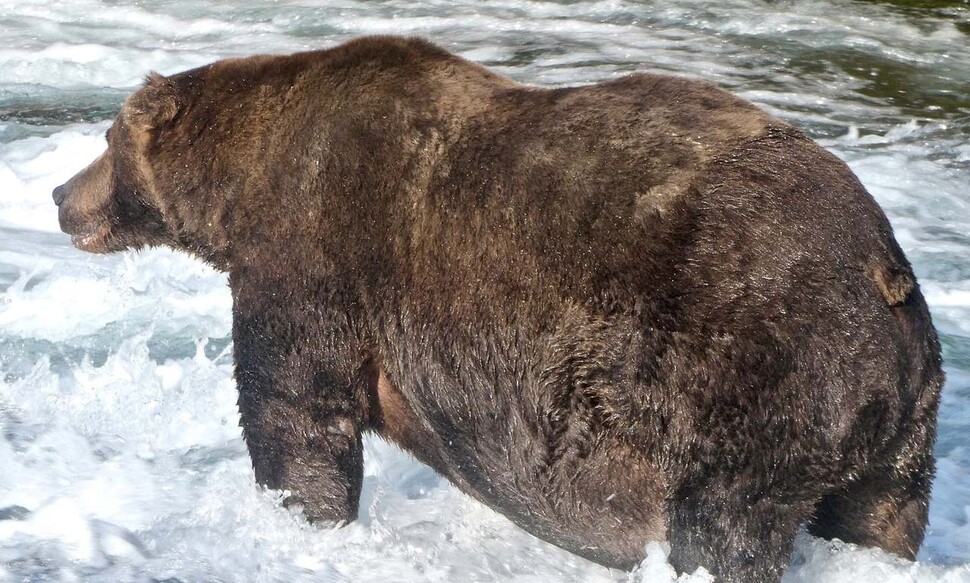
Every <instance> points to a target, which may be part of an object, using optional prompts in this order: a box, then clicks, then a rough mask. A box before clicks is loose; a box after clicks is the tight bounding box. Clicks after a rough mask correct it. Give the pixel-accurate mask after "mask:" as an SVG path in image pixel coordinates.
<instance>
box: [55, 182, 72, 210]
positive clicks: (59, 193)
mask: <svg viewBox="0 0 970 583" xmlns="http://www.w3.org/2000/svg"><path fill="white" fill-rule="evenodd" d="M67 184H68V183H64V184H62V185H60V186H58V187H57V188H55V189H54V192H53V193H52V195H53V197H54V204H56V205H57V206H61V203H62V202H64V199H65V198H67V193H68V187H67Z"/></svg>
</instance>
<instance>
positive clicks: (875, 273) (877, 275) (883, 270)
mask: <svg viewBox="0 0 970 583" xmlns="http://www.w3.org/2000/svg"><path fill="white" fill-rule="evenodd" d="M872 279H873V280H874V281H875V282H876V287H878V288H879V291H880V292H881V293H882V297H883V298H885V300H886V303H887V304H889V306H890V307H896V306H901V305H903V304H905V303H906V300H907V299H909V295H910V294H911V293H913V289H914V288H915V287H916V282H915V281H914V280H913V276H912V274H910V273H908V272H901V271H897V270H895V269H893V268H890V267H886V266H884V265H876V266H874V267H873V268H872Z"/></svg>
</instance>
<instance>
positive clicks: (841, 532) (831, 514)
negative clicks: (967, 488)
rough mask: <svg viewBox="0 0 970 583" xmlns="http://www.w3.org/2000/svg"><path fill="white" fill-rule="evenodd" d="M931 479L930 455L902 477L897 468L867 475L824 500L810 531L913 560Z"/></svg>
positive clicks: (925, 518)
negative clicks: (877, 548)
mask: <svg viewBox="0 0 970 583" xmlns="http://www.w3.org/2000/svg"><path fill="white" fill-rule="evenodd" d="M932 476H933V459H932V457H930V456H926V458H925V459H924V460H922V463H921V464H919V466H918V467H917V468H916V469H914V470H913V471H912V472H909V473H908V474H907V475H904V476H898V474H897V470H895V469H891V470H886V471H884V472H881V473H878V474H876V475H871V476H867V477H866V478H864V479H861V480H859V481H857V482H854V483H852V484H851V485H849V486H848V487H846V488H844V489H843V490H841V491H838V492H835V493H833V494H829V495H827V496H825V497H824V498H823V499H822V501H821V502H819V504H818V506H817V507H816V510H815V518H814V519H813V520H812V522H811V524H810V525H809V529H808V530H809V532H810V533H811V534H813V535H815V536H820V537H823V538H828V539H832V538H837V539H840V540H843V541H845V542H848V543H853V544H857V545H862V546H867V547H879V548H881V549H883V550H886V551H888V552H890V553H894V554H896V555H898V556H900V557H903V558H905V559H910V560H913V559H915V558H916V551H918V550H919V547H920V544H922V542H923V534H924V531H925V529H926V520H927V513H928V511H929V495H930V483H931V481H932Z"/></svg>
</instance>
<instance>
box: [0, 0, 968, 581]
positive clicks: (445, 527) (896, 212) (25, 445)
mask: <svg viewBox="0 0 970 583" xmlns="http://www.w3.org/2000/svg"><path fill="white" fill-rule="evenodd" d="M374 33H379V34H408V35H421V36H424V37H427V38H429V39H431V40H433V41H435V42H437V43H439V44H441V45H442V46H444V47H446V48H448V49H450V50H453V51H455V52H458V53H460V54H462V55H464V56H466V57H468V58H470V59H473V60H475V61H478V62H481V63H484V64H486V65H488V66H490V67H493V68H495V69H497V70H498V71H500V72H502V73H504V74H507V75H509V76H511V77H513V78H515V79H517V80H519V81H521V82H525V83H532V84H538V85H548V86H556V85H568V84H584V83H591V82H595V81H599V80H603V79H611V78H614V77H617V76H620V75H623V74H625V73H628V72H632V71H658V72H666V73H676V74H680V75H686V76H691V77H697V78H703V79H708V80H712V81H714V82H716V83H718V84H720V85H721V86H723V87H725V88H727V89H730V90H731V91H734V92H736V93H738V94H740V95H742V96H744V97H746V98H748V99H750V100H753V101H755V102H757V103H759V104H760V105H762V106H763V107H765V108H767V109H768V110H770V111H772V112H773V113H775V114H776V115H778V116H781V117H783V118H785V119H787V120H789V121H791V122H793V123H795V124H796V125H798V126H800V127H802V128H804V129H805V130H806V131H807V132H809V133H810V134H811V135H812V136H813V137H815V138H816V139H818V140H819V141H820V142H821V143H823V144H824V145H825V146H826V147H828V148H829V149H831V150H832V151H834V152H835V153H836V154H837V155H838V156H840V157H841V158H843V159H844V160H846V161H847V162H848V164H849V165H850V166H851V167H852V169H853V170H854V171H855V172H856V173H857V174H858V175H859V177H860V178H861V179H862V181H863V183H865V184H866V186H867V187H868V188H869V190H870V191H871V192H872V194H873V195H874V196H875V197H876V199H877V200H878V201H879V203H880V204H881V205H882V206H883V208H884V209H885V210H886V213H887V214H888V216H889V218H890V220H891V222H892V224H893V227H894V229H895V232H896V236H897V238H898V240H899V242H900V244H901V245H902V247H903V248H904V250H905V251H906V253H907V255H908V256H909V258H910V259H911V261H912V262H913V264H914V267H915V270H916V272H917V275H918V277H919V279H920V283H921V285H922V288H923V291H924V294H925V295H926V297H927V299H928V301H929V303H930V306H931V309H932V312H933V316H934V321H935V323H936V325H937V327H938V329H939V331H940V333H941V337H942V341H943V344H944V352H945V354H944V356H945V360H946V370H947V374H948V380H947V385H946V389H945V393H944V399H943V405H942V409H941V412H940V438H939V443H938V445H937V455H938V459H939V472H938V477H937V481H936V485H935V488H934V494H933V502H932V506H931V511H930V526H929V531H928V535H927V539H926V543H925V545H924V547H923V548H922V550H921V551H920V555H919V561H918V562H917V563H908V562H906V561H900V560H898V559H895V558H893V557H891V556H888V555H886V554H884V553H881V552H877V551H874V550H870V549H859V548H854V547H850V546H847V545H844V544H840V543H837V542H836V543H830V542H825V541H820V540H817V539H814V538H812V537H809V536H807V535H805V534H802V535H800V537H799V539H798V543H797V549H796V554H795V557H794V558H793V564H792V567H791V568H790V570H789V571H788V573H787V574H786V576H785V579H784V581H785V582H786V583H794V582H818V583H821V582H836V583H838V582H845V583H848V582H852V583H855V582H858V581H874V580H879V581H882V582H904V581H921V582H922V581H949V582H970V526H968V523H970V212H968V207H970V4H967V3H966V2H962V1H960V0H956V1H949V2H948V1H942V2H941V1H933V0H894V1H893V2H871V1H849V0H842V1H839V0H798V1H786V0H777V1H758V0H719V1H718V2H711V3H704V2H689V1H686V0H666V1H663V2H644V3H641V2H630V1H623V0H602V1H586V0H571V1H569V0H567V1H561V2H538V1H526V0H499V1H495V2H487V3H484V2H478V1H476V0H458V1H454V2H452V1H446V0H435V1H432V2H424V3H415V2H405V1H401V0H397V1H385V2H361V1H357V0H335V1H333V2H312V1H304V2H296V1H286V0H278V1H274V2H257V1H239V2H234V1H223V0H212V1H210V2H206V3H198V2H187V1H184V0H178V1H170V2H163V1H155V0H143V1H133V2H123V1H108V0H105V1H101V2H97V1H93V0H71V1H70V2H68V1H47V2H40V1H35V0H16V1H11V0H0V429H2V432H0V581H3V580H12V581H21V580H24V581H105V582H109V581H110V582H114V581H185V582H190V581H191V582H195V581H362V582H363V581H379V582H387V581H429V582H430V581H515V582H548V581H576V582H587V581H593V582H606V581H634V582H641V581H642V582H651V583H653V582H659V583H665V582H668V581H674V580H676V576H675V575H674V574H673V573H672V571H671V570H670V567H669V566H668V565H667V563H666V561H665V553H666V551H665V547H664V546H663V545H662V544H656V545H651V547H650V548H649V553H648V558H647V559H646V560H645V561H644V563H643V564H642V565H641V566H640V567H639V568H638V569H637V570H636V571H634V572H633V573H632V574H628V573H623V572H619V571H610V570H608V569H605V568H603V567H600V566H597V565H595V564H592V563H589V562H587V561H584V560H582V559H579V558H577V557H574V556H572V555H570V554H568V553H566V552H564V551H561V550H559V549H556V548H555V547H552V546H550V545H547V544H545V543H542V542H540V541H537V540H536V539H534V538H532V537H530V536H528V535H526V534H524V533H522V532H521V531H519V530H518V529H517V528H515V527H514V526H513V525H511V523H509V522H508V521H507V520H505V519H504V518H502V517H500V516H498V515H496V514H495V513H493V512H492V511H490V510H488V509H487V508H485V507H483V506H481V505H480V504H478V503H476V502H474V501H472V500H470V499H468V498H467V497H465V496H464V495H462V494H460V493H459V492H457V490H455V489H454V488H453V487H451V486H450V485H448V484H447V482H445V481H443V480H441V479H440V478H438V477H437V476H436V475H435V474H434V473H433V472H431V471H430V470H428V469H427V468H425V467H423V466H421V465H419V464H417V463H416V462H414V461H413V460H411V459H410V458H409V457H408V456H406V455H404V454H402V453H400V452H399V451H398V450H396V449H395V448H393V447H392V446H389V445H387V444H385V443H383V442H381V441H380V440H377V439H372V440H368V441H367V442H366V448H367V461H366V468H365V472H366V478H365V484H364V494H363V498H362V503H361V519H360V520H359V521H358V522H357V523H355V524H352V525H350V526H348V527H345V528H342V529H338V530H323V529H319V528H314V527H310V526H307V525H306V524H304V522H303V520H302V519H301V518H300V517H299V516H298V515H294V514H292V513H290V512H289V511H287V510H284V509H282V508H281V507H280V506H279V504H278V499H277V497H276V495H274V493H272V492H262V491H260V490H259V489H258V488H256V487H255V486H254V485H253V478H252V472H251V470H250V467H249V461H248V457H247V455H246V451H245V446H244V444H243V443H242V440H241V437H240V432H239V429H238V426H237V422H238V415H237V412H236V408H235V398H236V395H235V389H234V384H233V380H232V376H231V368H232V367H231V345H230V342H229V333H230V298H229V294H228V290H227V288H226V280H225V278H224V276H222V275H220V274H218V273H215V272H213V271H212V270H210V269H208V268H207V267H205V266H203V265H201V264H199V263H197V262H195V261H193V260H191V259H189V258H187V257H185V256H183V255H179V254H176V253H173V252H169V251H163V250H155V251H147V252H139V253H126V254H120V255H114V256H110V257H94V256H88V255H86V254H83V253H80V252H78V251H75V250H74V249H72V247H71V246H70V243H69V240H68V237H67V236H65V235H62V234H60V232H59V231H58V228H57V219H56V212H55V209H54V207H53V205H52V204H51V200H50V191H51V189H52V188H53V187H54V186H56V185H58V184H60V183H61V182H63V181H64V180H65V179H66V178H68V177H70V176H71V175H73V174H74V173H75V172H76V171H77V170H79V169H80V168H82V167H83V166H85V165H86V164H87V163H88V162H89V161H91V160H92V159H93V158H94V157H95V156H97V154H98V153H100V151H101V150H103V148H104V141H103V138H102V135H103V133H104V131H105V129H106V128H107V127H108V125H109V120H110V118H111V117H112V116H113V115H114V113H115V112H116V110H117V108H118V107H119V105H120V104H121V102H122V101H123V99H124V97H125V96H126V95H127V94H128V93H130V92H131V91H132V89H133V88H135V87H136V86H137V85H138V84H139V83H140V81H141V79H143V78H144V76H145V75H146V74H147V73H148V72H149V71H151V70H155V71H158V72H161V73H163V74H167V73H174V72H177V71H180V70H183V69H186V68H190V67H195V66H198V65H202V64H204V63H207V62H210V61H212V60H215V59H218V58H222V57H228V56H240V55H246V54H251V53H258V52H274V53H285V52H293V51H297V50H305V49H311V48H322V47H328V46H332V45H334V44H336V43H338V42H341V41H344V40H347V39H349V38H352V37H354V36H358V35H361V34H374ZM680 580H681V581H693V582H695V583H696V582H701V581H709V580H710V579H709V577H708V576H707V575H706V574H705V573H704V572H698V573H694V574H689V575H686V576H684V577H683V578H682V579H680Z"/></svg>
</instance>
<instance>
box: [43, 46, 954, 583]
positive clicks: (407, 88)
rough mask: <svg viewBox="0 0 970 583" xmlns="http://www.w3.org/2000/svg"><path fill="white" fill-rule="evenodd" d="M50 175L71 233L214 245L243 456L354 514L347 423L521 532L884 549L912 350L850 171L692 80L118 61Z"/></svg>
mask: <svg viewBox="0 0 970 583" xmlns="http://www.w3.org/2000/svg"><path fill="white" fill-rule="evenodd" d="M107 141H108V150H107V152H106V153H105V154H104V155H102V156H101V157H100V158H98V159H97V160H96V161H95V162H94V163H92V164H91V166H89V167H88V168H87V169H85V170H83V171H81V172H80V173H79V174H78V175H77V176H75V177H74V178H72V179H71V180H70V181H68V182H67V183H66V184H64V185H63V186H60V187H58V188H57V189H56V190H55V191H54V199H55V202H56V203H57V204H58V206H59V207H60V208H59V217H60V222H61V226H62V228H63V230H64V231H65V232H66V233H69V234H71V235H72V238H73V241H74V243H75V245H76V246H78V247H79V248H81V249H84V250H87V251H92V252H96V253H104V252H111V251H118V250H121V249H128V248H138V247H143V246H154V245H167V246H170V247H174V248H176V249H182V250H185V251H188V252H189V253H192V254H194V255H196V256H198V257H201V258H202V259H204V260H205V261H207V262H209V263H210V264H212V265H214V266H215V267H216V268H218V269H221V270H224V271H226V272H228V274H229V285H230V287H231V290H232V295H233V340H234V350H235V360H236V381H237V383H238V388H239V411H240V415H241V424H242V427H243V432H244V436H245V439H246V442H247V444H248V447H249V451H250V453H251V456H252V462H253V466H254V467H255V475H256V479H257V480H258V482H259V483H260V484H263V485H265V486H267V487H269V488H275V489H285V490H288V491H289V492H290V497H289V498H288V499H287V501H288V502H293V503H298V504H299V505H301V506H302V509H303V512H304V513H305V515H306V517H307V518H308V519H310V520H315V521H317V520H318V521H326V522H328V523H330V522H335V523H340V522H344V521H349V520H353V519H354V518H355V517H356V514H357V505H358V497H359V494H360V487H361V473H362V453H361V433H362V432H364V431H374V432H377V433H378V434H380V435H382V436H384V437H385V438H387V439H388V440H390V441H392V442H394V443H396V444H398V445H400V446H401V447H402V448H404V449H405V450H407V451H408V452H411V453H412V454H413V455H414V456H415V457H416V458H417V459H419V460H421V461H423V462H425V463H427V464H428V465H430V466H431V467H432V468H434V469H435V470H436V471H438V472H440V473H441V474H442V475H443V476H446V477H447V478H448V479H449V480H451V481H452V482H453V483H454V484H455V485H456V486H457V487H458V488H460V489H461V490H463V491H464V492H466V493H468V494H469V495H471V496H473V497H475V498H477V499H478V500H480V501H482V502H483V503H484V504H486V505H488V506H490V507H491V508H493V509H495V510H496V511H497V512H500V513H502V514H504V515H506V516H508V517H509V518H511V519H512V520H513V521H515V522H516V523H517V524H518V525H520V526H521V527H522V528H524V529H525V530H527V531H528V532H530V533H533V534H534V535H535V536H537V537H539V538H541V539H544V540H546V541H550V542H552V543H554V544H556V545H559V546H560V547H563V548H565V549H568V550H570V551H573V552H575V553H577V554H579V555H582V556H584V557H588V558H590V559H592V560H594V561H598V562H600V563H602V564H604V565H609V566H613V567H620V568H630V567H632V566H634V565H636V564H637V562H638V561H639V560H640V559H641V558H642V557H643V555H644V553H645V543H647V542H648V541H653V540H663V539H665V540H667V541H669V544H670V549H671V552H670V560H671V562H672V563H673V565H674V566H675V567H676V568H677V569H678V570H680V571H691V570H693V569H695V568H697V567H698V566H703V567H706V568H707V569H708V570H709V571H710V572H711V573H713V574H714V575H715V576H716V577H717V579H718V581H728V582H745V583H755V582H768V581H777V580H778V579H779V578H780V576H781V573H782V571H783V570H784V568H785V567H786V565H787V564H788V562H789V560H790V552H791V550H792V540H793V538H794V536H795V534H796V531H797V530H798V529H799V527H800V525H804V524H807V525H808V529H809V531H810V532H812V533H814V534H816V535H820V536H824V537H838V538H840V539H843V540H845V541H849V542H852V543H858V544H862V545H874V546H878V547H882V548H884V549H886V550H888V551H891V552H893V553H896V554H898V555H901V556H903V557H909V558H912V557H913V556H914V554H915V553H916V550H917V548H918V547H919V545H920V543H921V540H922V537H923V531H924V527H925V524H926V516H927V501H928V497H929V492H930V482H931V479H932V476H933V458H932V453H931V452H932V448H933V443H934V439H935V426H936V411H937V403H938V399H939V394H940V388H941V384H942V379H943V375H942V372H941V365H940V349H939V344H938V341H937V337H936V335H935V332H934V330H933V327H932V324H931V321H930V315H929V313H928V312H927V308H926V304H925V302H924V300H923V297H922V296H921V294H920V291H919V288H918V287H917V285H916V280H915V278H914V276H913V273H912V271H911V268H910V265H909V264H908V262H907V260H906V259H905V257H904V256H903V253H902V252H901V250H900V248H899V246H898V245H897V244H896V242H895V240H894V239H893V235H892V231H891V229H890V226H889V224H888V222H887V220H886V218H885V216H884V215H883V213H882V212H881V211H880V209H879V208H878V206H877V205H876V203H875V202H874V201H873V199H872V197H871V196H870V195H869V194H868V193H867V192H866V190H865V189H864V188H863V186H862V185H861V184H860V183H859V181H858V180H857V179H856V178H855V176H853V174H852V172H851V171H849V169H848V168H847V167H846V166H845V164H843V163H842V162H840V161H839V160H838V159H836V158H835V157H834V156H832V155H831V154H829V153H827V152H826V151H824V150H823V149H821V148H820V147H819V146H818V145H816V144H815V143H814V142H812V141H811V140H810V139H808V138H807V137H805V135H804V134H802V133H801V132H800V131H798V130H797V129H795V128H793V127H792V126H790V125H788V124H787V123H785V122H782V121H780V120H778V119H775V118H773V117H771V116H770V115H768V114H766V113H764V112H762V111H761V110H759V109H757V108H756V107H755V106H753V105H752V104H750V103H747V102H745V101H742V100H740V99H738V98H736V97H733V96H731V95H730V94H728V93H726V92H724V91H722V90H719V89H717V88H716V87H714V86H713V85H710V84H708V83H703V82H698V81H693V80H686V79H679V78H675V77H668V76H661V75H646V74H637V75H630V76H627V77H623V78H620V79H616V80H613V81H609V82H605V83H601V84H597V85H591V86H586V87H566V88H558V89H543V88H537V87H528V86H523V85H520V84H518V83H515V82H513V81H511V80H509V79H507V78H504V77H502V76H499V75H496V74H494V73H492V72H489V71H488V70H486V69H485V68H483V67H480V66H478V65H475V64H472V63H470V62H468V61H465V60H463V59H461V58H459V57H457V56H455V55H453V54H450V53H449V52H447V51H445V50H442V49H440V48H438V47H436V46H434V45H432V44H430V43H428V42H425V41H422V40H419V39H405V38H394V37H370V38H362V39H359V40H356V41H353V42H350V43H347V44H344V45H341V46H338V47H336V48H333V49H330V50H324V51H314V52H306V53H301V54H296V55H292V56H257V57H251V58H244V59H232V60H225V61H219V62H216V63H213V64H211V65H209V66H205V67H202V68H199V69H195V70H192V71H188V72H185V73H181V74H178V75H174V76H171V77H162V76H158V75H151V76H150V77H149V78H148V81H147V82H146V84H145V85H144V87H142V88H141V89H139V90H138V91H137V92H135V93H134V94H133V95H132V96H131V97H130V98H129V99H128V100H127V102H126V103H125V104H124V106H123V107H122V109H121V112H120V113H119V115H118V117H117V119H116V120H115V122H114V125H113V126H112V127H111V129H110V130H109V131H108V133H107Z"/></svg>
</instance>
